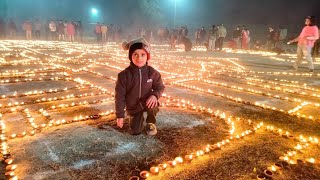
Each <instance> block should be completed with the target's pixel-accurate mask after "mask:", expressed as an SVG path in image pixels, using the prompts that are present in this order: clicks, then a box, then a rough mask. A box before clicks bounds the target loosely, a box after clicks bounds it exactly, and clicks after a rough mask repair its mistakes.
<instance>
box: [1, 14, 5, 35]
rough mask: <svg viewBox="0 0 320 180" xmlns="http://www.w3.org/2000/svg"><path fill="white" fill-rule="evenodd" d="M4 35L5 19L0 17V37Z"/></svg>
mask: <svg viewBox="0 0 320 180" xmlns="http://www.w3.org/2000/svg"><path fill="white" fill-rule="evenodd" d="M5 35H6V23H5V21H4V20H3V19H2V18H1V17H0V39H4V38H5Z"/></svg>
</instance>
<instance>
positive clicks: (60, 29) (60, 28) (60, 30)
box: [57, 20, 65, 41]
mask: <svg viewBox="0 0 320 180" xmlns="http://www.w3.org/2000/svg"><path fill="white" fill-rule="evenodd" d="M57 31H58V38H59V41H64V38H65V37H64V24H63V22H62V20H59V22H58V27H57Z"/></svg>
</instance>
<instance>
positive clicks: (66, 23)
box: [63, 20, 68, 39]
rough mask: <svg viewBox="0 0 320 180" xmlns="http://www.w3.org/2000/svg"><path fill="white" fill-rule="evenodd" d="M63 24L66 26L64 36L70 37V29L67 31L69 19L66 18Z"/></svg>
mask: <svg viewBox="0 0 320 180" xmlns="http://www.w3.org/2000/svg"><path fill="white" fill-rule="evenodd" d="M63 26H64V29H63V31H64V37H65V38H66V39H67V37H68V31H67V26H68V21H67V20H64V22H63Z"/></svg>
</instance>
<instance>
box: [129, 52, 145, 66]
mask: <svg viewBox="0 0 320 180" xmlns="http://www.w3.org/2000/svg"><path fill="white" fill-rule="evenodd" d="M147 59H148V55H147V53H146V51H145V50H143V49H137V50H135V51H134V52H133V54H132V62H133V64H135V65H136V66H138V67H139V68H140V67H142V66H144V65H145V64H146V63H147Z"/></svg>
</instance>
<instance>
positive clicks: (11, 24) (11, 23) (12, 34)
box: [8, 19, 17, 39]
mask: <svg viewBox="0 0 320 180" xmlns="http://www.w3.org/2000/svg"><path fill="white" fill-rule="evenodd" d="M8 26H9V36H10V38H12V39H15V37H16V34H17V26H16V24H15V23H14V21H13V20H12V19H10V21H9V24H8Z"/></svg>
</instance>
